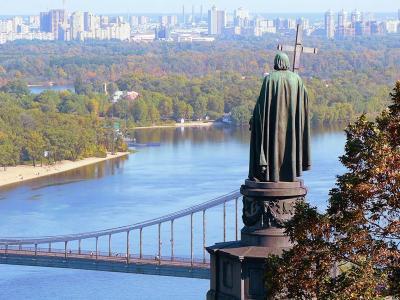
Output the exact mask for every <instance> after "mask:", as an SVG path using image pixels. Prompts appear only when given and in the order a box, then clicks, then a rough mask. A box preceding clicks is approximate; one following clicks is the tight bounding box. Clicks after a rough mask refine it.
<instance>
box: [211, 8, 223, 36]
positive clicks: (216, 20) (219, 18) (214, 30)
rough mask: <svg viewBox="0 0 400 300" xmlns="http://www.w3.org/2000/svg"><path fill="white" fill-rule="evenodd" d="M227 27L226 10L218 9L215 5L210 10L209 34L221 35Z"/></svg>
mask: <svg viewBox="0 0 400 300" xmlns="http://www.w3.org/2000/svg"><path fill="white" fill-rule="evenodd" d="M225 27H226V12H225V11H224V10H217V7H216V6H213V7H212V8H211V9H210V10H209V11H208V34H209V35H220V34H222V33H223V31H224V29H225Z"/></svg>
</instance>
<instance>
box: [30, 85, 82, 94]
mask: <svg viewBox="0 0 400 300" xmlns="http://www.w3.org/2000/svg"><path fill="white" fill-rule="evenodd" d="M29 90H30V91H31V93H32V94H35V95H39V94H40V93H42V92H45V91H55V92H61V91H75V88H74V86H73V85H49V86H45V85H43V86H42V85H38V86H35V85H33V86H29Z"/></svg>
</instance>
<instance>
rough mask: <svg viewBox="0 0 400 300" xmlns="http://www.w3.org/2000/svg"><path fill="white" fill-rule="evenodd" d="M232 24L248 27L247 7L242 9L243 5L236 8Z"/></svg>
mask: <svg viewBox="0 0 400 300" xmlns="http://www.w3.org/2000/svg"><path fill="white" fill-rule="evenodd" d="M233 24H234V26H237V27H248V26H249V25H250V13H249V11H248V10H247V9H244V8H243V7H240V8H238V9H236V10H235V14H234V19H233Z"/></svg>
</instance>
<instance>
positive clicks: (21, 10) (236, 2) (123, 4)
mask: <svg viewBox="0 0 400 300" xmlns="http://www.w3.org/2000/svg"><path fill="white" fill-rule="evenodd" d="M65 1H66V8H67V9H68V10H70V11H72V10H89V11H93V12H96V13H140V12H143V13H151V12H165V13H170V12H179V11H181V7H182V5H183V4H185V5H186V6H187V10H188V11H189V10H191V6H192V5H193V4H194V5H196V6H197V7H199V6H200V5H201V4H203V6H204V9H208V8H209V7H211V6H212V5H213V4H215V5H216V6H218V7H219V8H222V9H227V10H233V9H234V8H235V7H241V6H242V7H245V8H248V9H249V10H250V11H252V12H260V13H261V12H265V13H274V12H284V13H292V12H323V11H326V10H328V9H333V10H339V9H341V8H342V7H343V8H345V9H346V10H353V9H355V8H358V9H360V10H363V11H370V12H393V11H397V9H399V8H400V1H399V0H214V1H210V0H198V1H191V0H189V1H185V0H65ZM1 2H3V3H1ZM59 7H62V0H11V1H8V0H0V15H5V14H32V13H38V12H40V11H43V10H47V9H50V8H59Z"/></svg>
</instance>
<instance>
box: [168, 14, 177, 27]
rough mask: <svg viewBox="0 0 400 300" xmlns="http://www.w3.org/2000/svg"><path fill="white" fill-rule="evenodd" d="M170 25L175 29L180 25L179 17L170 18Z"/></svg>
mask: <svg viewBox="0 0 400 300" xmlns="http://www.w3.org/2000/svg"><path fill="white" fill-rule="evenodd" d="M168 25H169V26H171V27H175V26H176V25H178V17H177V16H175V15H173V16H168Z"/></svg>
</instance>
